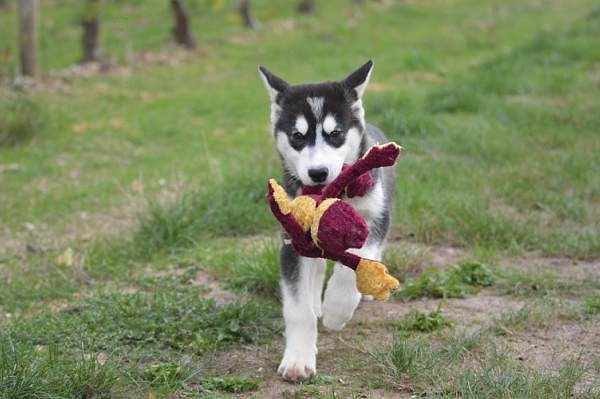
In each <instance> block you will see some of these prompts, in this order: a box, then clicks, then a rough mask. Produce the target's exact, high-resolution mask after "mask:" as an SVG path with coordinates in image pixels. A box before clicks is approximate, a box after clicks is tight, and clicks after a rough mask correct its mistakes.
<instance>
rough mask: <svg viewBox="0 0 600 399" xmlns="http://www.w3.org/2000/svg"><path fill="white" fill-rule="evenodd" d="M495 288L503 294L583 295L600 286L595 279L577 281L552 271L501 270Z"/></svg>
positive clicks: (540, 295) (528, 295)
mask: <svg viewBox="0 0 600 399" xmlns="http://www.w3.org/2000/svg"><path fill="white" fill-rule="evenodd" d="M498 275H499V278H498V282H497V283H496V285H495V287H494V289H495V290H496V291H497V292H498V293H500V294H502V295H511V296H517V297H545V296H549V297H550V296H552V297H556V296H563V297H564V296H581V295H582V294H585V293H586V292H589V291H593V290H595V289H598V288H600V283H598V282H597V281H596V280H595V279H586V280H584V281H576V280H572V279H570V278H569V277H568V276H559V275H558V274H556V273H553V272H551V271H545V272H524V271H520V270H514V269H511V270H506V269H504V270H501V271H499V272H498Z"/></svg>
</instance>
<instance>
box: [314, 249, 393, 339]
mask: <svg viewBox="0 0 600 399" xmlns="http://www.w3.org/2000/svg"><path fill="white" fill-rule="evenodd" d="M349 252H352V253H355V254H356V255H358V256H362V257H365V258H367V259H373V260H379V259H381V252H382V248H381V245H380V244H378V243H377V244H371V245H367V246H365V247H363V248H360V249H352V250H350V251H349ZM361 297H362V295H361V293H360V292H358V290H357V289H356V273H355V272H354V270H352V269H350V268H348V267H346V266H344V265H342V264H341V263H336V264H335V266H334V269H333V275H332V276H331V278H330V279H329V282H328V283H327V288H326V289H325V298H324V299H323V325H324V326H325V327H327V328H328V329H330V330H334V331H339V330H341V329H342V328H344V326H345V325H346V323H347V322H348V321H349V320H350V319H351V318H352V315H354V311H355V310H356V307H357V306H358V304H359V303H360V299H361Z"/></svg>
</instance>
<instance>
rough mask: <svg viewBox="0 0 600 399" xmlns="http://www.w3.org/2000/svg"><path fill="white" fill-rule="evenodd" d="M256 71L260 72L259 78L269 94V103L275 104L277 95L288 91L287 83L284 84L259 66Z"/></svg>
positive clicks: (283, 81)
mask: <svg viewBox="0 0 600 399" xmlns="http://www.w3.org/2000/svg"><path fill="white" fill-rule="evenodd" d="M258 71H259V72H260V76H261V78H262V80H263V82H264V83H265V87H266V88H267V91H268V92H269V97H270V98H271V102H273V103H274V102H275V100H276V99H277V95H278V94H279V93H283V92H284V91H286V90H287V89H289V87H290V85H289V83H288V82H286V81H285V80H283V79H281V78H280V77H278V76H275V75H273V74H272V73H271V72H269V71H268V70H267V68H265V67H263V66H259V67H258Z"/></svg>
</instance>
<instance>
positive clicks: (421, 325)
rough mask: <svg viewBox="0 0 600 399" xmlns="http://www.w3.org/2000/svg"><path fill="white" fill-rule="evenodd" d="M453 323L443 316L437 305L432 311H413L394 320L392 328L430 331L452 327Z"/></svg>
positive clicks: (409, 330)
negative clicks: (400, 318)
mask: <svg viewBox="0 0 600 399" xmlns="http://www.w3.org/2000/svg"><path fill="white" fill-rule="evenodd" d="M453 325H454V323H453V322H452V321H450V320H448V319H446V318H445V317H444V315H443V314H442V308H441V307H438V308H437V309H436V310H434V311H432V312H426V313H425V312H419V311H414V312H411V313H409V314H408V315H407V316H405V317H404V318H403V319H402V320H399V321H397V322H394V323H393V324H392V328H394V329H395V330H400V331H406V332H413V331H418V332H431V331H437V330H441V329H444V328H446V327H452V326H453Z"/></svg>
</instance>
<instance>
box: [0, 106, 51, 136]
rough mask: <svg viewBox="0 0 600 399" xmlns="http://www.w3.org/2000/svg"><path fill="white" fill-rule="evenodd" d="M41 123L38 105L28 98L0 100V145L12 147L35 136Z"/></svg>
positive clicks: (41, 118)
mask: <svg viewBox="0 0 600 399" xmlns="http://www.w3.org/2000/svg"><path fill="white" fill-rule="evenodd" d="M42 124H43V116H42V113H41V110H40V109H39V106H38V105H37V104H36V103H35V102H33V101H32V100H30V99H29V98H27V97H25V96H22V97H13V98H8V99H5V100H2V101H0V146H6V147H12V146H16V145H19V144H22V143H25V142H27V141H29V140H31V139H32V138H33V137H35V136H37V135H38V134H39V133H40V131H41V129H42Z"/></svg>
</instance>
